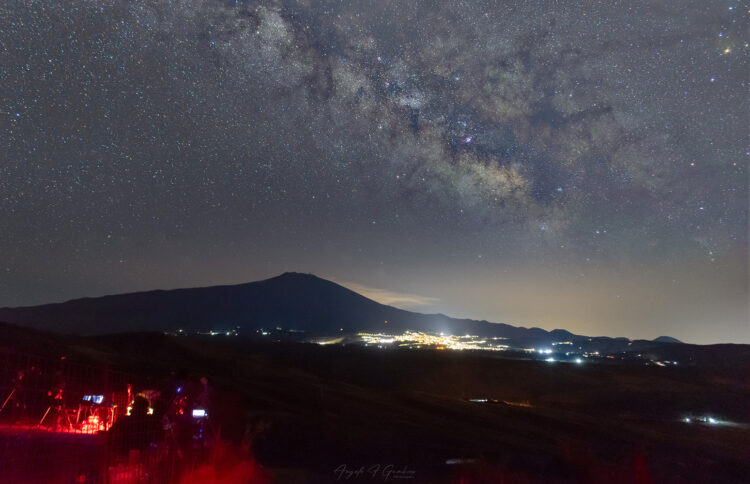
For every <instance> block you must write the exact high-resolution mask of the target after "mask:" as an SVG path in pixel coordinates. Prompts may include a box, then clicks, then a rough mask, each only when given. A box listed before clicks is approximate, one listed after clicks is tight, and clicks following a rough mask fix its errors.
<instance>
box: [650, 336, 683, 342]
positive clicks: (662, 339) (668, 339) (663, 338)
mask: <svg viewBox="0 0 750 484" xmlns="http://www.w3.org/2000/svg"><path fill="white" fill-rule="evenodd" d="M654 343H682V341H680V340H678V339H677V338H672V337H671V336H659V337H658V338H656V339H655V340H654Z"/></svg>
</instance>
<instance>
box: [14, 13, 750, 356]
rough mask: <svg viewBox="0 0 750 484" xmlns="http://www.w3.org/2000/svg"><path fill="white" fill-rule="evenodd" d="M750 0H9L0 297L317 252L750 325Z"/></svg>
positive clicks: (245, 275)
mask: <svg viewBox="0 0 750 484" xmlns="http://www.w3.org/2000/svg"><path fill="white" fill-rule="evenodd" d="M749 8H750V7H749V6H748V5H747V3H743V2H737V1H726V0H717V1H706V0H684V1H681V2H677V3H673V2H664V1H661V0H659V1H653V0H644V1H640V2H628V1H617V0H608V1H602V2H594V1H590V2H589V1H586V2H572V1H557V2H552V1H549V2H538V1H515V2H512V1H508V2H506V1H497V2H486V1H485V2H483V1H476V2H471V1H468V2H463V1H454V0H430V1H424V2H418V1H405V0H391V1H389V0H378V1H373V2H365V1H335V2H333V1H313V0H307V1H305V0H303V1H276V2H268V1H263V2H249V1H247V2H246V1H238V2H233V1H220V0H195V1H179V0H174V1H168V0H156V1H149V2H145V1H124V0H123V1H115V2H112V1H109V2H105V1H102V2H100V1H95V0H87V1H68V0H62V1H58V0H55V1H34V0H10V1H5V2H2V5H0V143H2V154H0V306H16V305H28V304H38V303H44V302H52V301H61V300H65V299H70V298H74V297H82V296H97V295H103V294H110V293H117V292H126V291H134V290H146V289H154V288H165V289H166V288H175V287H193V286H202V285H211V284H228V283H240V282H247V281H252V280H257V279H262V278H266V277H270V276H274V275H277V274H279V273H281V272H284V271H298V272H313V273H315V274H317V275H319V276H321V277H325V278H329V279H332V280H334V281H336V282H339V283H343V284H345V285H348V286H349V287H352V288H354V289H357V290H359V291H361V292H363V293H364V294H365V295H368V296H371V297H375V298H376V299H378V300H380V301H382V302H387V303H394V304H396V305H398V306H400V307H405V308H408V309H413V310H418V311H420V312H444V313H446V314H449V315H452V316H460V317H472V318H477V319H487V320H491V321H497V322H507V323H511V324H516V325H523V326H540V327H543V328H546V329H554V328H565V329H568V330H570V331H573V332H575V333H581V334H590V335H608V336H626V337H631V338H654V337H657V336H660V335H662V334H667V335H670V336H674V337H677V338H679V339H682V340H684V341H688V342H695V343H712V342H738V343H739V342H744V343H750V324H749V323H748V305H747V297H748V171H747V170H748V160H749V159H750V156H749V155H750V152H749V151H748V149H749V148H748V108H749V106H748V96H747V93H748V64H747V59H748V57H747V55H748V53H749V52H750V49H749V48H748V43H747V41H748V40H747V39H748V23H747V18H748V17H747V15H748V9H749Z"/></svg>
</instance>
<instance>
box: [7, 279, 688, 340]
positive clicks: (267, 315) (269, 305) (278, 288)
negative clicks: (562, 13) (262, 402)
mask: <svg viewBox="0 0 750 484" xmlns="http://www.w3.org/2000/svg"><path fill="white" fill-rule="evenodd" d="M0 321H7V322H10V323H14V324H19V325H23V326H27V327H32V328H36V329H41V330H47V331H54V332H58V333H67V334H76V335H97V334H111V333H124V332H138V331H176V330H178V329H183V330H185V331H208V330H230V329H234V328H236V327H239V328H240V329H241V331H243V332H246V331H248V330H254V329H260V328H264V329H272V328H276V327H281V328H284V329H286V330H298V331H304V332H305V333H306V334H309V335H332V334H340V333H343V334H347V333H354V332H361V331H378V332H387V331H391V332H402V331H404V330H407V329H411V330H418V331H428V332H446V333H452V334H475V335H482V336H496V337H504V338H509V339H512V340H513V341H515V342H517V343H525V342H529V343H551V342H553V341H580V342H581V343H583V342H584V341H585V342H590V341H597V342H600V343H602V344H607V345H608V346H615V347H619V346H621V345H626V344H627V343H628V342H629V340H627V339H625V338H614V339H613V338H602V337H599V338H593V339H590V338H588V337H585V336H580V335H574V334H572V333H570V332H569V331H565V330H562V329H556V330H553V331H545V330H543V329H540V328H524V327H517V326H511V325H508V324H502V323H490V322H487V321H475V320H469V319H456V318H451V317H448V316H445V315H443V314H431V315H428V314H420V313H415V312H411V311H405V310H402V309H398V308H394V307H391V306H386V305H384V304H380V303H378V302H375V301H373V300H371V299H368V298H366V297H364V296H362V295H360V294H357V293H356V292H354V291H351V290H349V289H347V288H345V287H343V286H340V285H338V284H335V283H333V282H330V281H327V280H325V279H321V278H319V277H316V276H314V275H311V274H300V273H292V272H289V273H285V274H282V275H280V276H277V277H273V278H271V279H267V280H263V281H257V282H251V283H247V284H239V285H232V286H214V287H204V288H192V289H175V290H169V291H161V290H159V291H147V292H136V293H130V294H120V295H113V296H103V297H97V298H84V299H75V300H72V301H68V302H64V303H57V304H45V305H42V306H31V307H19V308H2V309H0ZM663 338H666V337H663ZM669 340H670V341H677V340H673V339H672V338H669Z"/></svg>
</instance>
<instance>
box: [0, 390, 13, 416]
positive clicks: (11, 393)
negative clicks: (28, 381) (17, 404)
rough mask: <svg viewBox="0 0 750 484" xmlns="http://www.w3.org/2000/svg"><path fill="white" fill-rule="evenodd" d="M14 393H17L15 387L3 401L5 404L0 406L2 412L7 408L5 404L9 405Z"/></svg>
mask: <svg viewBox="0 0 750 484" xmlns="http://www.w3.org/2000/svg"><path fill="white" fill-rule="evenodd" d="M14 393H16V389H15V387H14V388H13V390H11V391H10V395H8V398H6V399H5V401H4V402H3V406H2V407H0V412H2V411H3V410H5V406H6V405H8V402H10V399H11V398H13V394H14Z"/></svg>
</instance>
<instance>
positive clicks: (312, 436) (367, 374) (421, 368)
mask: <svg viewBox="0 0 750 484" xmlns="http://www.w3.org/2000/svg"><path fill="white" fill-rule="evenodd" d="M3 336H4V338H3V341H2V343H1V344H2V346H3V349H2V351H3V354H4V355H5V357H6V358H7V360H6V361H10V359H12V358H13V356H8V355H13V354H14V352H15V354H16V356H17V354H19V353H20V352H23V354H28V353H29V351H31V350H35V351H36V352H37V353H44V354H43V355H40V356H41V357H43V358H46V359H47V360H48V361H57V362H58V363H56V364H59V361H60V358H61V357H64V358H65V359H64V360H62V361H64V362H65V364H69V365H79V366H80V367H81V368H86V369H88V370H87V371H89V373H87V375H88V374H91V378H92V379H96V374H97V369H98V368H108V369H112V370H117V371H122V372H125V373H126V374H128V375H132V378H131V380H132V381H133V382H135V383H134V386H136V385H137V386H140V387H141V388H140V389H146V388H147V387H158V386H160V385H162V386H163V384H164V382H165V381H168V380H169V379H170V378H181V381H188V380H192V381H195V380H196V379H198V378H200V377H207V378H208V381H210V382H211V386H212V388H213V390H212V391H213V392H214V394H215V399H214V400H215V403H214V407H215V410H212V412H213V413H214V416H215V418H214V424H215V425H216V426H217V427H219V431H220V433H221V440H222V442H224V443H225V444H226V445H227V446H228V447H227V448H231V449H234V450H233V451H232V452H229V451H227V452H225V453H224V454H221V455H222V456H223V457H222V458H216V457H214V458H212V460H211V459H209V460H208V461H206V462H208V463H209V464H207V465H211V466H218V467H222V466H223V467H227V468H233V465H234V464H236V462H235V463H233V459H234V460H237V459H245V461H248V462H252V466H251V467H248V468H247V469H246V471H247V472H244V473H242V472H237V473H235V474H234V477H232V476H229V475H228V474H225V475H223V477H221V478H220V481H223V482H232V479H236V480H235V481H234V482H249V481H252V480H255V481H256V482H269V481H271V482H332V481H336V480H337V479H338V480H340V481H341V480H346V479H345V478H346V477H347V476H348V477H349V479H348V481H349V482H377V481H380V482H383V480H384V477H386V476H387V477H388V478H389V480H395V478H396V477H399V480H401V479H405V482H743V481H745V480H746V477H747V476H748V475H750V465H749V464H748V462H749V461H748V456H749V455H750V430H748V426H747V424H748V423H749V422H750V413H748V412H749V411H748V406H747V402H748V401H750V378H749V377H750V374H748V367H747V366H744V367H739V368H735V369H731V368H710V369H703V368H701V367H691V368H687V367H685V368H681V367H674V368H673V367H667V368H662V367H645V366H644V367H640V366H619V365H616V364H585V365H574V364H565V363H559V362H558V363H547V362H544V361H526V360H510V359H500V358H497V357H495V356H493V355H487V354H477V353H460V352H444V351H427V350H424V351H416V350H403V351H401V350H377V349H370V348H361V347H337V346H318V345H310V344H293V343H269V342H260V341H254V340H249V339H240V338H238V337H219V336H215V337H209V336H205V337H199V336H191V337H172V336H165V335H161V334H143V333H142V334H125V335H117V336H107V337H98V338H96V339H71V338H65V339H60V338H59V337H54V336H50V335H46V334H41V333H29V332H28V331H26V330H16V329H13V328H11V329H8V328H5V332H4V333H3ZM11 340H15V341H11ZM175 375H178V376H175ZM3 376H4V377H6V376H7V375H3ZM2 385H3V388H2V393H3V396H4V395H5V394H6V393H7V391H6V390H7V385H6V383H5V382H3V383H2ZM71 391H72V390H71ZM158 411H159V409H158V408H157V412H158ZM705 415H711V416H712V418H715V419H716V420H717V422H719V421H720V422H721V423H720V424H718V423H717V424H715V425H712V424H709V423H707V422H706V423H704V422H699V421H696V417H700V416H705ZM0 417H2V415H0ZM690 417H692V420H691V422H690V423H687V422H686V421H684V419H685V418H690ZM3 428H4V429H5V430H4V431H3V432H0V438H2V439H3V440H2V441H0V451H2V457H0V467H3V469H0V471H2V470H5V473H4V474H2V473H0V476H2V475H5V476H10V475H13V476H15V477H16V478H22V477H23V475H24V472H27V473H30V472H32V471H31V469H36V467H37V466H35V465H34V462H35V461H34V459H38V460H39V463H42V462H47V463H48V464H49V462H54V461H55V456H56V455H57V456H61V455H64V456H65V458H64V459H63V458H60V459H61V462H60V463H58V464H56V467H55V468H56V469H58V470H57V471H56V473H55V478H50V479H47V478H46V477H45V475H44V474H43V473H40V472H41V471H40V470H39V469H36V471H35V472H37V473H36V474H34V476H36V477H35V479H34V480H28V481H27V482H73V481H72V480H66V479H67V478H68V477H70V478H71V479H72V478H78V479H79V481H78V482H104V480H97V478H98V477H97V476H98V474H97V472H98V471H96V470H89V471H86V472H84V473H83V474H80V475H82V476H83V479H84V480H83V481H81V480H80V479H81V477H80V476H75V475H73V476H64V475H63V474H64V473H65V472H66V469H67V468H66V463H65V462H70V461H75V459H76V457H75V453H77V452H80V453H84V452H85V453H86V455H88V456H96V455H97V452H104V451H103V450H102V449H104V447H103V445H104V444H101V442H104V441H105V440H104V439H106V435H105V434H106V433H107V432H100V433H99V434H97V435H96V436H90V435H87V436H81V437H83V438H85V439H88V440H86V441H85V442H84V441H78V442H77V443H76V442H71V441H70V439H71V438H74V437H76V436H72V437H71V436H66V437H65V439H67V440H59V441H55V440H54V439H52V440H50V439H51V437H49V434H44V435H45V436H46V437H44V436H43V437H40V436H39V435H38V433H39V430H36V429H35V430H33V431H32V430H31V429H29V430H28V431H27V432H26V433H24V434H23V435H22V436H21V437H19V435H18V433H17V431H16V433H15V434H14V433H13V431H11V430H8V429H9V428H12V426H11V425H5V426H4V427H3ZM34 432H37V434H35V433H34ZM34 435H37V436H36V437H34ZM97 438H98V439H100V440H98V441H97V440H96V439H97ZM34 439H36V440H34ZM45 439H46V440H45ZM42 441H43V444H40V443H39V442H42ZM97 442H99V443H97ZM76 446H78V447H76ZM29 449H35V452H36V453H35V455H34V456H33V457H29V455H28V454H27V455H26V456H25V458H24V460H23V462H25V464H24V466H25V467H19V465H15V467H14V462H21V461H18V460H15V461H14V457H13V456H16V457H18V453H21V452H24V451H25V450H29ZM233 452H234V453H233ZM240 454H241V455H242V456H244V457H237V456H240ZM212 455H213V454H212ZM227 456H236V457H227ZM90 458H91V459H96V458H95V457H90ZM60 459H58V460H60ZM248 459H249V460H248ZM389 466H392V467H389ZM99 468H102V467H101V466H100V467H99ZM358 469H364V471H363V472H362V473H360V474H356V473H353V474H347V473H348V472H350V471H352V472H354V471H356V470H358ZM385 469H390V470H389V471H388V472H389V473H386V474H384V470H385ZM11 471H13V472H14V473H15V474H12V473H11ZM368 471H369V472H370V474H368V473H367V472H368ZM80 472H83V471H80ZM110 474H111V466H110ZM213 475H214V476H215V475H216V474H213ZM196 476H197V474H196V475H193V480H192V481H190V480H184V479H183V480H182V481H180V482H199V481H200V479H198V477H196ZM183 477H184V476H183ZM58 478H59V479H58ZM2 479H3V478H2V477H0V481H2ZM44 479H47V480H46V481H45V480H44ZM207 479H208V478H205V479H203V482H209V480H207ZM406 479H408V480H406ZM2 482H5V481H2ZM16 482H18V481H16ZM110 482H114V481H112V480H110ZM117 482H127V481H126V480H120V481H117Z"/></svg>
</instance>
